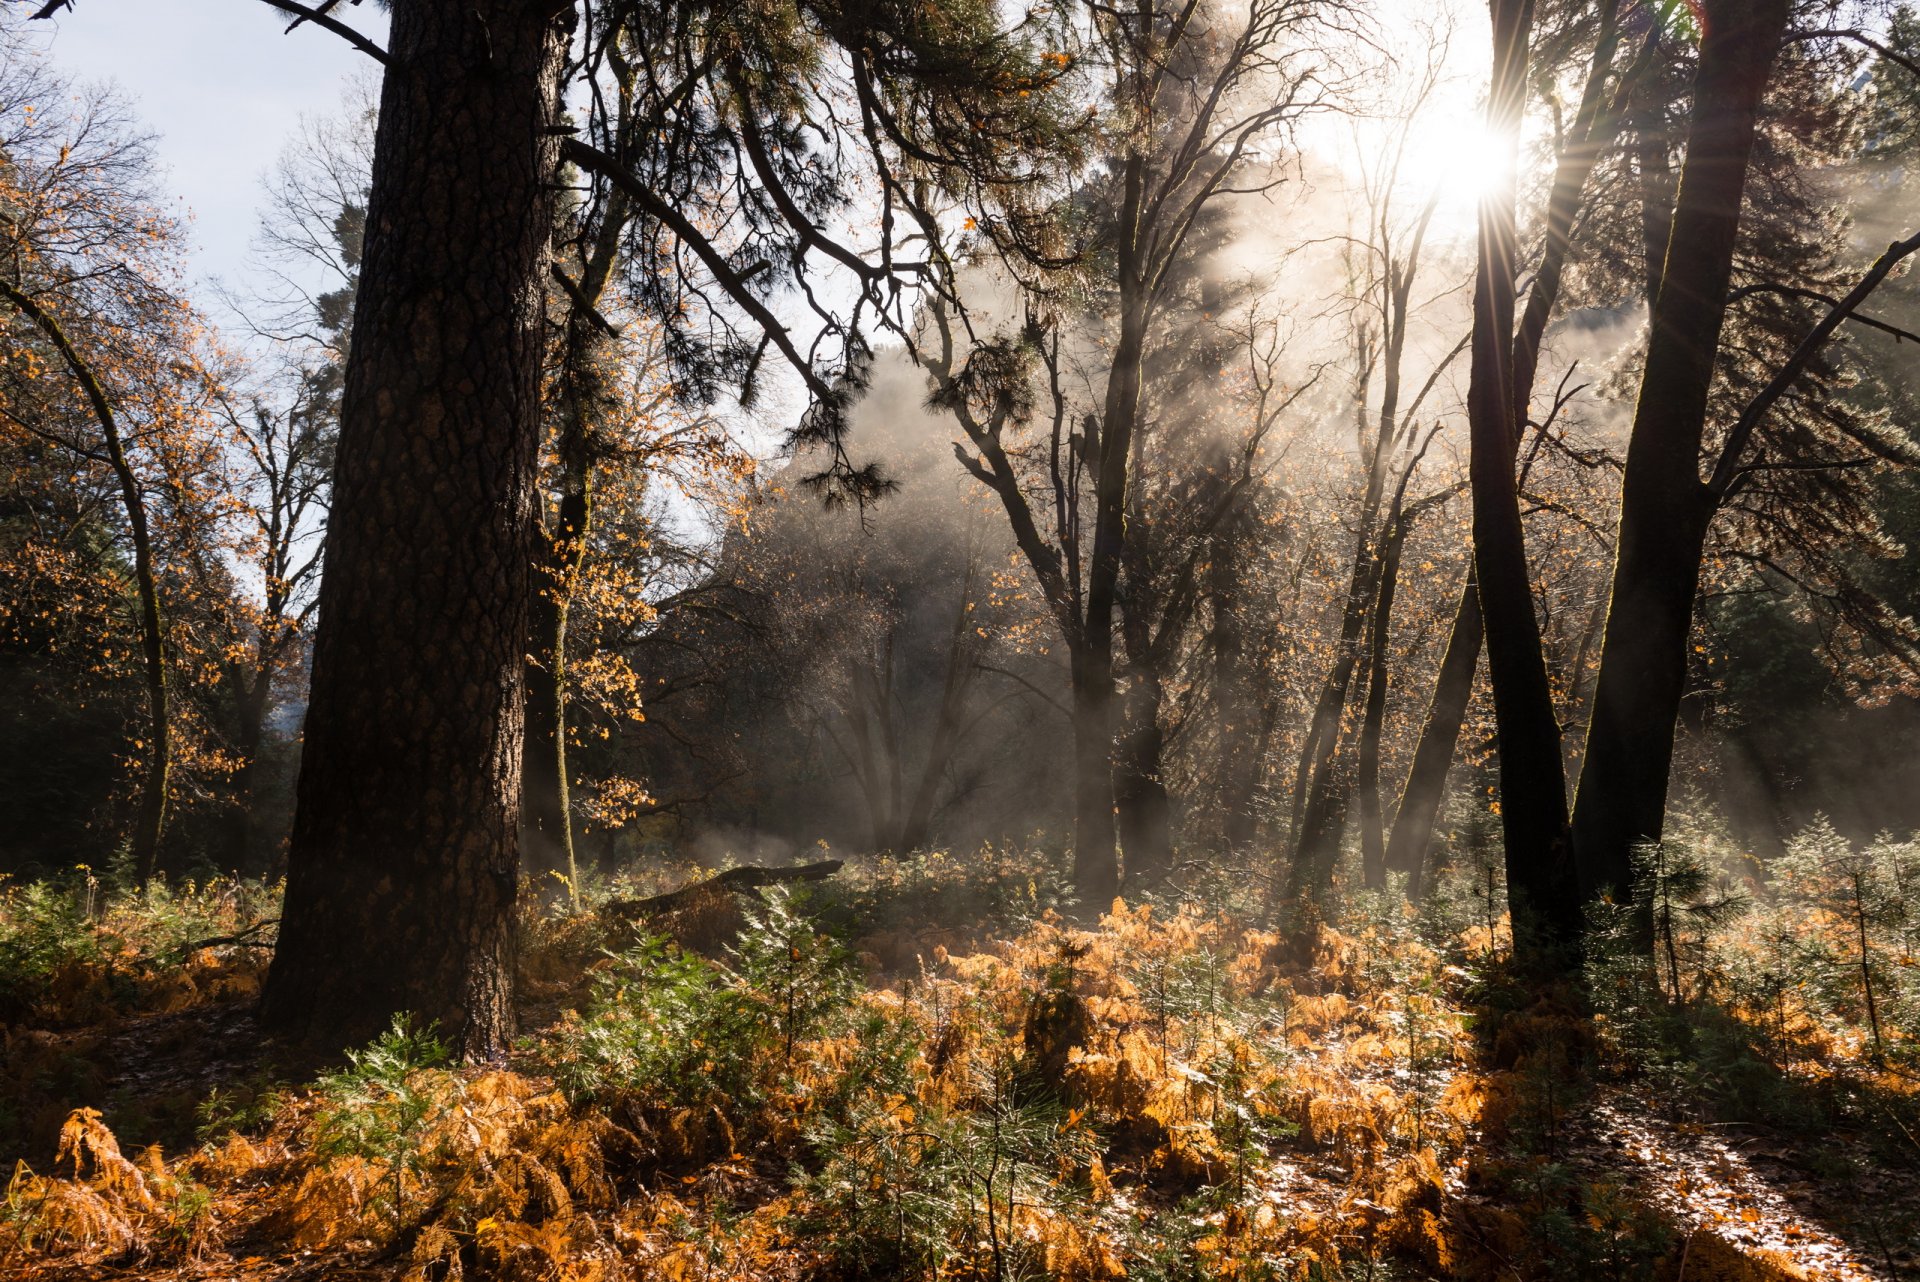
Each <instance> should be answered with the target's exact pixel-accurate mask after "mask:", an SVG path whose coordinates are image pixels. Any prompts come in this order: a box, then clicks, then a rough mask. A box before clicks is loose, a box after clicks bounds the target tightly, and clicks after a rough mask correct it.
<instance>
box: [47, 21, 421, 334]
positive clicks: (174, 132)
mask: <svg viewBox="0 0 1920 1282" xmlns="http://www.w3.org/2000/svg"><path fill="white" fill-rule="evenodd" d="M336 16H337V17H339V18H340V19H341V20H342V21H344V22H347V23H350V24H351V25H353V26H355V27H357V28H359V29H360V30H362V31H364V32H366V33H367V34H368V35H370V36H371V37H373V39H374V40H376V41H379V42H382V43H384V42H385V40H386V27H387V17H386V14H384V13H383V12H381V11H380V9H379V8H378V7H377V6H376V5H372V4H361V5H342V6H340V8H339V9H338V10H337V11H336ZM288 21H290V19H289V18H288V17H287V16H286V15H285V14H281V13H279V12H278V11H277V10H274V9H270V8H269V7H267V6H266V5H265V4H262V3H260V2H259V0H80V2H79V3H78V4H77V5H76V6H75V8H74V9H73V10H72V11H69V12H66V13H62V14H61V15H60V16H59V17H58V18H56V19H53V20H51V21H47V22H30V23H26V24H23V25H24V26H25V28H26V30H27V31H28V33H29V34H30V35H32V36H33V37H34V38H35V39H36V40H37V41H38V42H39V43H40V45H41V47H42V48H45V49H46V50H47V51H48V52H49V53H50V54H51V56H52V58H53V60H54V62H55V63H56V64H57V65H58V66H60V67H62V68H64V69H65V70H67V71H68V72H70V73H71V74H72V75H74V76H75V77H76V78H78V79H81V80H86V81H95V80H104V81H111V82H112V83H114V84H115V85H117V86H118V87H119V88H120V89H121V90H122V91H123V92H124V93H125V94H126V95H127V97H128V98H129V99H130V100H131V103H132V106H133V108H134V111H135V113H136V114H137V115H138V117H139V119H140V121H141V122H142V123H143V124H144V125H145V126H146V127H147V128H149V129H151V130H152V131H153V132H154V133H155V134H156V135H157V142H156V147H155V151H156V153H157V155H158V156H159V158H160V160H161V163H162V165H163V166H164V168H165V173H164V175H163V182H164V183H165V186H166V189H167V191H168V192H169V193H170V195H171V197H172V198H173V199H174V200H176V201H177V202H178V205H177V208H176V212H179V213H181V214H183V215H190V216H191V221H189V222H188V223H187V230H188V233H189V239H188V244H189V247H190V257H189V259H188V264H187V267H188V271H189V272H190V273H191V274H192V276H193V278H194V289H193V293H194V296H195V299H196V301H198V302H199V303H200V304H201V305H202V306H205V307H212V306H213V301H214V300H213V297H212V291H211V290H210V289H209V288H208V285H209V284H210V282H211V281H212V280H213V279H214V278H216V277H217V278H221V279H223V280H225V281H226V282H228V283H229V284H231V285H234V286H236V287H240V288H241V289H242V290H244V288H245V285H246V283H247V282H248V279H249V273H250V270H251V267H250V264H249V262H248V250H249V246H250V243H251V241H252V239H253V235H254V229H255V223H256V220H257V217H258V212H259V209H260V205H261V193H260V178H261V175H262V174H264V173H265V172H266V170H267V169H268V167H269V166H271V165H272V164H273V161H274V159H275V157H277V156H278V155H279V154H280V151H281V149H282V148H283V147H284V146H285V145H286V143H287V141H288V139H289V138H291V137H292V135H293V133H294V130H295V127H296V126H297V124H298V122H299V118H300V116H301V115H303V114H307V115H327V114H331V113H333V112H335V111H337V110H338V109H339V106H340V102H341V96H342V94H343V93H344V92H345V90H346V86H347V82H348V80H349V79H350V78H351V77H353V76H355V75H357V74H365V71H366V70H367V69H368V68H371V67H373V65H374V64H373V62H372V60H371V59H369V58H368V57H367V56H366V55H365V54H363V53H361V52H360V51H358V50H357V49H354V48H353V47H352V46H351V45H349V44H347V42H346V41H344V40H342V39H340V37H338V36H336V35H334V34H332V33H331V32H328V31H322V30H320V29H319V28H317V27H313V26H310V25H309V26H302V27H301V28H300V29H299V30H297V31H295V32H293V33H292V34H290V35H283V34H282V32H283V31H284V30H285V28H286V25H287V23H288Z"/></svg>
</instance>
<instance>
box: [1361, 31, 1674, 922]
mask: <svg viewBox="0 0 1920 1282" xmlns="http://www.w3.org/2000/svg"><path fill="white" fill-rule="evenodd" d="M1619 11H1620V5H1619V3H1618V0H1606V2H1605V3H1604V4H1603V5H1602V7H1601V12H1600V28H1599V31H1598V34H1597V35H1596V37H1595V40H1594V49H1593V58H1592V61H1591V62H1590V63H1589V64H1588V67H1587V80H1586V85H1585V88H1584V89H1583V90H1582V91H1581V95H1580V109H1579V111H1578V112H1577V113H1576V114H1575V116H1574V120H1573V126H1572V128H1571V129H1570V130H1569V132H1568V135H1567V139H1566V141H1565V143H1564V145H1563V147H1562V149H1561V152H1560V157H1559V159H1558V161H1557V162H1556V163H1555V165H1554V173H1553V183H1552V185H1551V186H1550V187H1549V188H1548V191H1547V211H1546V222H1545V228H1544V232H1545V244H1544V246H1543V248H1542V251H1541V258H1540V267H1539V270H1538V271H1537V272H1536V273H1535V274H1534V278H1533V283H1532V285H1531V286H1529V287H1528V291H1527V308H1526V311H1525V313H1524V314H1523V315H1522V316H1521V318H1520V325H1519V330H1518V332H1517V333H1516V334H1515V335H1514V346H1513V401H1514V405H1515V406H1516V408H1517V412H1516V420H1515V423H1514V428H1515V433H1514V437H1513V448H1514V449H1516V450H1517V449H1518V448H1519V446H1520V439H1521V433H1520V430H1519V429H1520V428H1521V427H1522V426H1524V416H1525V414H1526V411H1527V406H1528V402H1529V401H1530V400H1531V398H1532V396H1533V386H1534V382H1535V379H1536V375H1537V372H1538V370H1539V364H1540V350H1541V346H1542V343H1543V342H1544V340H1545V338H1546V332H1547V324H1548V322H1549V321H1550V320H1552V318H1553V311H1554V307H1555V305H1556V304H1557V303H1558V302H1559V299H1560V289H1561V286H1562V283H1563V282H1564V281H1565V279H1566V269H1567V264H1568V262H1569V261H1570V259H1571V258H1572V254H1573V240H1574V231H1575V228H1576V225H1577V224H1578V222H1579V217H1580V210H1581V208H1582V205H1583V198H1584V194H1585V192H1586V186H1587V182H1588V180H1589V179H1590V178H1591V177H1592V176H1593V170H1594V166H1595V165H1597V164H1598V163H1599V160H1600V157H1601V156H1602V155H1603V154H1604V153H1605V152H1606V151H1607V150H1608V149H1610V148H1611V147H1612V146H1613V144H1614V142H1615V141H1616V139H1618V137H1619V133H1620V127H1621V123H1622V120H1623V118H1624V113H1625V111H1626V108H1627V103H1628V101H1629V99H1630V96H1631V95H1632V94H1634V93H1635V92H1638V91H1640V90H1641V88H1642V87H1643V86H1644V85H1645V84H1646V82H1647V77H1648V75H1649V72H1650V70H1651V68H1652V65H1653V59H1654V57H1655V56H1656V54H1657V53H1658V41H1657V39H1656V38H1655V37H1652V36H1649V37H1648V38H1647V42H1646V43H1645V44H1644V45H1643V46H1642V47H1641V50H1640V52H1639V54H1638V55H1637V56H1636V57H1635V59H1634V62H1633V64H1632V66H1630V67H1629V68H1628V69H1627V70H1626V72H1625V73H1624V75H1625V78H1626V83H1624V84H1623V85H1620V86H1618V87H1617V88H1616V89H1614V91H1613V92H1612V94H1611V96H1610V95H1609V92H1608V84H1609V79H1610V75H1611V70H1612V66H1613V60H1614V56H1615V54H1616V52H1617V51H1618V49H1619V45H1620V24H1619V17H1620V12H1619ZM1485 633H1486V627H1485V620H1484V618H1483V617H1482V615H1481V613H1480V586H1479V579H1478V576H1477V575H1476V574H1475V573H1474V570H1473V567H1472V566H1471V565H1469V566H1468V569H1467V579H1466V582H1465V584H1464V585H1463V586H1462V588H1461V592H1460V602H1459V604H1458V605H1457V606H1456V607H1455V608H1454V614H1453V627H1452V630H1451V631H1450V632H1449V633H1448V636H1447V648H1446V653H1445V657H1444V658H1443V659H1442V660H1441V663H1440V674H1439V677H1438V679H1437V680H1436V681H1435V682H1434V689H1433V699H1432V701H1431V703H1430V704H1429V705H1428V709H1427V716H1426V720H1425V721H1424V722H1423V723H1422V725H1421V729H1420V739H1419V741H1418V743H1417V745H1416V747H1415V749H1414V755H1413V764H1412V766H1411V767H1410V769H1409V770H1408V772H1407V778H1406V782H1405V784H1404V786H1403V787H1402V789H1401V793H1400V804H1399V806H1398V808H1397V809H1396V810H1395V811H1394V817H1393V830H1392V833H1391V835H1390V836H1389V837H1388V839H1387V854H1386V860H1387V867H1388V869H1389V870H1391V871H1393V872H1399V873H1404V874H1405V875H1406V878H1407V893H1408V894H1409V895H1410V896H1413V897H1416V898H1417V897H1418V896H1419V894H1420V892H1421V887H1422V884H1423V882H1424V880H1425V865H1426V858H1427V852H1428V849H1429V847H1430V846H1431V845H1432V842H1433V825H1434V821H1435V819H1436V818H1437V816H1438V815H1439V813H1440V803H1441V801H1442V799H1443V798H1444V797H1445V795H1446V787H1447V775H1448V772H1449V771H1450V770H1451V769H1452V766H1453V757H1454V752H1455V750H1456V748H1457V745H1458V741H1459V737H1460V727H1461V725H1462V724H1464V723H1465V721H1466V715H1467V705H1468V703H1469V702H1470V701H1471V699H1472V697H1473V679H1474V670H1475V669H1476V668H1477V667H1478V666H1479V661H1480V646H1481V643H1482V641H1483V640H1484V638H1485Z"/></svg>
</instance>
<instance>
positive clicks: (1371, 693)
mask: <svg viewBox="0 0 1920 1282" xmlns="http://www.w3.org/2000/svg"><path fill="white" fill-rule="evenodd" d="M1406 541H1407V529H1406V522H1405V520H1404V519H1403V518H1402V517H1400V516H1398V515H1396V516H1395V517H1394V518H1392V524H1391V525H1390V526H1389V527H1388V529H1387V534H1386V538H1385V539H1384V540H1382V544H1381V548H1380V586H1379V589H1378V591H1377V592H1376V594H1375V600H1374V604H1373V619H1372V623H1371V625H1370V628H1369V632H1368V637H1367V698H1366V704H1365V710H1364V712H1363V713H1362V714H1361V720H1360V753H1359V764H1358V766H1357V768H1356V771H1357V778H1356V780H1355V786H1356V789H1357V790H1358V793H1359V799H1360V869H1361V875H1362V876H1363V877H1364V878H1365V879H1366V884H1367V885H1368V886H1369V887H1375V888H1377V887H1379V886H1381V885H1383V884H1385V882H1386V871H1387V844H1386V834H1385V832H1384V830H1383V823H1382V819H1381V813H1380V740H1381V737H1382V733H1383V731H1384V729H1385V727H1386V718H1387V676H1388V667H1389V664H1388V658H1389V651H1390V649H1391V644H1390V643H1391V641H1392V638H1393V598H1394V594H1395V593H1396V591H1397V590H1398V589H1399V586H1400V553H1401V551H1402V549H1403V548H1405V546H1406Z"/></svg>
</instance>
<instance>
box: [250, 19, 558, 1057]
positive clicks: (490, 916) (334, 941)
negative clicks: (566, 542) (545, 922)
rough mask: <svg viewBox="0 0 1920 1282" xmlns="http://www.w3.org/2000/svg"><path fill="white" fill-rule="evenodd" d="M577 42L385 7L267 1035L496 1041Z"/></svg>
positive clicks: (504, 1030)
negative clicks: (552, 297) (567, 66)
mask: <svg viewBox="0 0 1920 1282" xmlns="http://www.w3.org/2000/svg"><path fill="white" fill-rule="evenodd" d="M573 22H574V14H573V12H572V10H571V8H570V7H567V6H565V5H564V4H560V3H554V2H552V0H542V2H541V3H527V0H462V2H461V3H459V4H454V3H450V2H449V0H397V2H396V3H395V5H394V7H393V25H392V36H391V40H390V43H389V53H390V58H391V63H390V66H389V68H388V72H387V75H386V79H385V83H384V85H383V88H382V92H381V103H380V123H379V129H378V133H377V134H376V139H375V147H374V164H373V175H372V185H371V198H370V201H369V208H368V216H367V235H366V245H365V257H364V259H363V267H362V272H361V279H360V289H359V297H358V300H357V302H356V305H355V311H354V328H353V344H352V352H351V355H350V356H349V358H348V363H347V371H346V384H345V392H344V396H343V399H342V403H341V423H340V442H339V449H338V466H337V472H336V477H335V488H334V497H333V506H332V512H331V518H330V523H329V530H328V543H327V552H326V571H325V575H324V577H323V579H322V583H321V590H320V608H319V617H320V624H319V629H318V633H317V636H316V638H315V643H314V654H313V677H312V694H311V701H310V704H309V709H308V713H307V723H306V745H305V751H304V753H303V756H302V761H301V770H300V780H299V787H298V794H297V803H296V809H295V814H294V826H293V842H292V848H291V851H290V857H289V867H288V878H287V894H286V907H285V909H284V912H283V914H282V918H281V925H280V944H279V948H278V950H277V951H276V953H275V956H274V961H273V967H272V970H271V971H270V972H269V974H268V978H267V985H266V991H265V993H264V994H263V1000H262V1006H261V1015H262V1018H263V1019H264V1020H265V1021H266V1022H267V1023H268V1024H269V1025H271V1026H273V1027H276V1028H279V1029H282V1030H286V1031H289V1032H291V1033H294V1034H296V1035H301V1036H304V1037H307V1038H309V1039H311V1040H314V1041H316V1042H322V1043H326V1044H330V1045H334V1046H338V1045H342V1044H344V1043H348V1042H352V1041H357V1040H360V1039H363V1038H365V1037H367V1036H369V1035H370V1034H372V1033H374V1032H376V1031H377V1030H378V1029H379V1028H380V1027H381V1025H382V1024H384V1023H385V1022H386V1020H387V1019H388V1017H389V1016H390V1015H392V1014H393V1013H394V1012H396V1011H409V1012H412V1013H413V1014H414V1015H416V1016H417V1017H419V1018H421V1019H423V1020H426V1021H428V1022H431V1023H435V1024H437V1025H439V1026H440V1028H441V1029H442V1030H443V1031H444V1033H445V1034H446V1035H447V1036H448V1037H449V1038H450V1039H451V1040H452V1041H453V1042H454V1044H455V1045H456V1046H457V1047H458V1048H459V1049H460V1051H461V1052H462V1053H464V1054H465V1055H467V1056H470V1057H488V1056H492V1055H496V1054H498V1053H500V1052H501V1051H503V1050H504V1049H505V1046H506V1043H507V1039H508V1037H509V1036H510V1034H511V1032H512V1028H513V1001H512V996H513V994H512V984H513V912H514V897H515V874H516V870H517V866H518V851H517V849H516V841H515V829H516V826H517V822H518V818H519V809H520V770H521V753H522V731H523V720H522V714H523V707H522V701H523V693H524V682H525V659H526V650H527V624H528V620H527V605H528V597H529V587H530V584H529V579H530V565H531V556H532V553H533V532H534V524H535V514H534V502H535V467H536V457H535V456H536V453H537V449H538V444H539V421H540V366H541V310H542V303H543V293H544V291H543V282H544V278H545V259H546V251H547V237H548V232H549V230H550V228H551V225H552V222H551V212H550V188H551V183H552V179H553V174H554V172H555V159H556V154H555V152H556V136H555V135H554V134H552V133H551V131H550V130H549V128H548V127H549V125H550V124H551V123H552V121H553V118H554V114H555V112H556V110H557V108H558V85H559V73H560V69H561V64H562V60H563V58H564V56H565V53H566V49H567V43H568V38H569V35H570V32H571V29H572V26H573Z"/></svg>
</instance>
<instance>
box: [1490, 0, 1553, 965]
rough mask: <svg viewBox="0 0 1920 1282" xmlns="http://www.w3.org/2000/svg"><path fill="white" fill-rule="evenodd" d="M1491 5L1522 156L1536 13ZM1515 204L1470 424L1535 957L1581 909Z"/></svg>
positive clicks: (1503, 104) (1501, 187)
mask: <svg viewBox="0 0 1920 1282" xmlns="http://www.w3.org/2000/svg"><path fill="white" fill-rule="evenodd" d="M1489 7H1490V9H1491V11H1492V18H1493V78H1492V85H1491V88H1490V91H1489V94H1488V103H1487V121H1488V126H1489V129H1490V131H1491V132H1493V133H1494V134H1495V135H1496V136H1500V137H1504V138H1507V139H1508V140H1509V144H1508V145H1509V146H1514V147H1517V145H1518V135H1519V126H1520V119H1521V109H1522V105H1523V103H1524V99H1525V93H1526V65H1527V42H1528V36H1529V32H1530V29H1531V27H1532V20H1533V5H1532V4H1531V2H1530V0H1491V4H1490V6H1489ZM1514 205H1515V185H1514V176H1513V172H1512V169H1511V168H1509V170H1508V171H1507V172H1506V173H1505V174H1503V175H1501V177H1500V179H1499V180H1498V181H1497V182H1496V183H1494V184H1492V185H1491V189H1490V190H1489V191H1488V193H1487V195H1486V196H1485V197H1483V198H1482V200H1481V204H1480V236H1479V261H1478V265H1477V270H1476V272H1475V277H1474V298H1473V347H1472V351H1473V368H1472V373H1471V375H1470V378H1469V381H1468V385H1467V418H1468V424H1469V430H1470V433H1471V440H1472V460H1471V468H1470V471H1471V480H1472V485H1473V547H1474V566H1475V570H1476V572H1477V574H1478V576H1479V583H1480V610H1481V614H1482V616H1483V618H1484V619H1485V625H1486V646H1487V669H1488V674H1489V676H1490V677H1491V679H1492V684H1493V704H1494V719H1495V724H1496V730H1497V738H1498V741H1499V749H1500V815H1501V823H1502V829H1503V832H1504V835H1505V839H1506V863H1507V890H1508V895H1509V897H1510V900H1511V906H1512V913H1513V926H1514V939H1515V942H1516V945H1517V946H1519V947H1520V948H1522V949H1529V950H1531V949H1535V948H1542V949H1545V948H1550V947H1551V946H1552V945H1555V944H1565V943H1571V942H1573V941H1575V940H1577V938H1578V935H1579V930H1580V904H1579V897H1578V888H1577V883H1576V878H1575V876H1574V869H1573V858H1572V849H1571V843H1570V840H1569V834H1568V827H1567V822H1568V818H1567V792H1566V772H1565V768H1564V767H1563V766H1562V764H1561V760H1560V725H1559V721H1558V720H1557V718H1556V715H1555V712H1554V706H1553V691H1552V687H1551V686H1550V685H1549V684H1548V680H1547V665H1546V656H1545V653H1544V651H1543V650H1542V647H1541V642H1540V622H1539V619H1538V617H1537V616H1536V614H1535V612H1534V600H1533V581H1532V576H1531V574H1530V572H1529V569H1528V565H1527V549H1526V539H1525V535H1524V532H1523V530H1522V528H1521V522H1520V501H1519V492H1518V489H1517V487H1516V483H1515V477H1514V442H1515V440H1516V439H1517V438H1518V436H1519V430H1520V425H1521V422H1522V415H1523V412H1524V411H1523V407H1522V406H1521V405H1520V404H1518V403H1517V401H1516V398H1515V396H1514V349H1515V343H1514V277H1515V260H1516V257H1517V253H1516V249H1517V245H1516V231H1515V216H1514Z"/></svg>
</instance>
